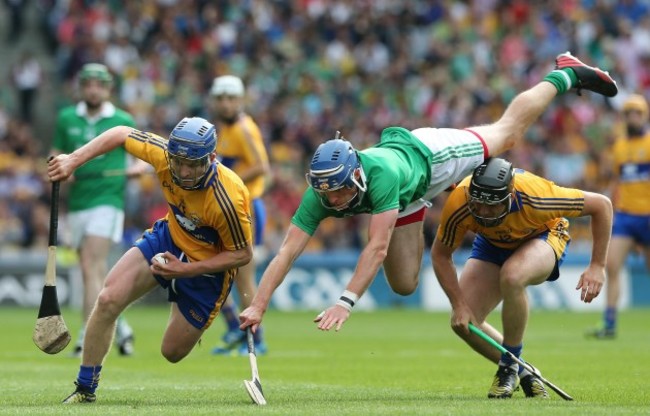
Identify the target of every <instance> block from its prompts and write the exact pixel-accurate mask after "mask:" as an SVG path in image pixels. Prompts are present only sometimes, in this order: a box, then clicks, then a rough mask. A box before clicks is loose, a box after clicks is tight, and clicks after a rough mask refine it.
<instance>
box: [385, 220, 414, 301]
mask: <svg viewBox="0 0 650 416" xmlns="http://www.w3.org/2000/svg"><path fill="white" fill-rule="evenodd" d="M422 227H423V222H422V221H418V222H414V223H412V224H407V225H402V226H399V227H395V229H394V230H393V235H392V236H391V239H390V244H389V245H388V253H387V255H386V258H385V259H384V273H385V274H386V279H387V280H388V284H389V285H390V287H391V289H393V291H394V292H395V293H397V294H400V295H404V296H406V295H410V294H411V293H413V292H414V291H415V289H416V288H417V287H418V280H419V275H420V265H421V263H422V253H423V252H424V236H423V234H422Z"/></svg>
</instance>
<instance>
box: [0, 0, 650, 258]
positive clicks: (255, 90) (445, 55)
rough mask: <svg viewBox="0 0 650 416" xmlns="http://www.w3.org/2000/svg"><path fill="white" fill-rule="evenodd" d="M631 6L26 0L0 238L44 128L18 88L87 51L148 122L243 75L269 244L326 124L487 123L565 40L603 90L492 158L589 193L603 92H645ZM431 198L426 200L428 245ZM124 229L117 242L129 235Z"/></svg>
mask: <svg viewBox="0 0 650 416" xmlns="http://www.w3.org/2000/svg"><path fill="white" fill-rule="evenodd" d="M7 3H11V2H7ZM23 3H24V2H23ZM649 10H650V9H649V6H648V2H646V1H641V0H619V1H610V0H582V1H580V0H562V1H557V0H552V1H548V2H540V3H537V2H527V1H523V0H511V1H499V0H484V1H480V2H479V1H477V2H467V1H452V2H447V1H444V2H443V1H435V0H429V1H425V0H411V1H408V2H405V1H398V0H333V1H326V0H293V1H290V0H284V1H282V0H275V1H254V0H249V1H235V0H218V1H206V0H203V1H202V0H143V1H125V0H122V1H120V0H112V1H108V2H104V1H93V0H85V1H83V0H69V1H53V0H52V1H41V2H38V13H39V19H40V23H41V25H42V27H41V28H40V29H41V30H42V31H43V33H42V42H43V43H44V44H45V45H46V48H45V50H47V51H48V52H47V54H49V55H47V56H45V55H43V56H41V55H34V56H31V55H29V54H26V55H25V56H21V58H20V59H19V60H17V61H16V62H10V63H7V64H10V65H11V73H10V81H11V86H12V88H13V89H14V90H15V91H16V95H15V98H13V99H11V100H3V101H2V102H0V229H2V230H3V231H2V233H0V247H3V249H5V248H9V247H24V248H40V247H43V246H45V245H46V244H47V227H48V215H49V184H48V183H47V182H45V180H44V176H43V166H44V161H45V158H46V156H47V154H48V152H49V150H50V147H51V137H36V135H35V134H34V123H38V122H39V117H38V116H37V115H35V114H34V113H33V111H32V110H33V106H34V105H35V104H34V94H29V90H30V89H32V90H33V89H35V88H38V86H39V85H41V84H42V83H43V82H49V83H51V84H52V88H49V89H48V91H49V93H52V94H58V96H57V97H56V99H55V100H53V101H54V102H55V103H56V104H57V105H63V104H69V103H71V102H73V100H74V99H75V86H76V79H75V75H76V73H77V71H78V70H79V69H80V67H81V66H82V65H83V64H85V63H87V62H101V63H105V64H106V65H107V66H108V67H109V68H110V70H111V71H112V72H113V73H114V75H115V76H116V79H117V82H116V85H115V89H114V95H113V97H114V102H115V103H116V104H117V105H118V106H120V107H121V108H124V109H127V110H128V111H129V112H130V113H131V114H132V115H133V117H134V118H135V120H136V123H137V126H138V128H140V129H142V130H147V131H152V132H156V133H158V134H160V135H161V136H166V135H167V134H168V132H169V131H170V130H171V128H172V127H173V126H174V125H175V124H176V123H177V122H178V120H180V119H181V118H182V117H184V116H193V115H198V116H202V117H205V118H207V119H210V118H211V117H212V114H211V112H210V108H209V106H208V100H207V99H208V90H209V87H210V84H211V82H212V80H213V78H214V77H215V76H218V75H223V74H235V75H237V76H239V77H241V78H242V79H243V80H244V82H245V84H246V87H247V104H246V109H247V112H248V113H249V114H251V115H252V116H253V117H254V118H255V120H256V121H257V123H258V125H259V126H260V127H261V128H262V131H263V135H264V138H265V140H266V144H267V148H268V151H269V156H270V159H271V167H272V172H273V173H272V177H271V178H269V188H268V191H267V194H266V196H265V199H266V203H267V207H268V212H269V219H270V221H269V224H268V228H267V245H268V248H269V249H270V250H271V251H273V250H274V249H276V248H277V247H278V246H279V244H280V242H281V241H279V240H280V239H281V238H282V236H283V233H284V230H285V229H286V227H287V225H288V223H289V221H290V218H291V216H292V214H293V212H294V210H295V208H296V207H297V205H298V202H299V200H300V197H301V194H302V192H303V191H304V189H305V188H306V186H307V185H306V183H305V180H304V172H305V170H306V166H307V163H308V162H309V159H310V157H311V155H312V153H313V151H314V150H315V148H316V147H317V146H318V144H320V143H321V142H322V141H325V140H327V139H330V138H332V137H333V136H334V134H335V132H336V130H340V131H341V132H342V133H343V135H344V136H345V138H346V139H348V140H350V141H351V142H352V143H353V144H354V145H355V147H356V148H359V149H363V148H365V147H368V146H370V145H372V144H374V143H375V142H377V141H378V139H379V134H380V132H381V130H382V129H383V128H384V127H387V126H391V125H399V126H403V127H406V128H411V129H412V128H417V127H422V126H433V127H454V128H462V127H467V126H471V125H478V124H485V123H488V122H491V121H494V120H495V118H496V117H498V116H499V115H500V114H501V113H502V112H503V110H504V108H505V106H506V105H507V104H508V103H509V102H510V100H511V99H512V98H513V96H514V94H515V92H517V91H521V90H524V89H525V88H527V87H528V86H530V85H531V84H532V83H534V82H536V81H537V80H539V79H541V78H542V77H543V75H544V74H545V73H546V72H548V70H549V69H550V68H551V67H552V65H553V62H554V58H555V56H556V55H557V54H559V53H562V52H565V51H567V50H570V51H572V52H573V53H575V54H576V55H578V56H580V57H581V58H582V59H583V60H584V61H585V62H588V63H591V64H594V65H597V66H599V67H600V68H604V69H608V70H609V71H610V73H611V74H612V75H613V76H614V78H615V79H616V80H617V81H618V86H619V89H620V91H621V92H620V93H619V95H618V96H617V97H615V98H613V99H608V100H605V99H603V98H602V97H600V96H596V95H591V94H589V93H588V92H587V93H585V94H584V95H583V96H575V95H566V96H565V97H563V98H562V99H558V100H556V102H555V103H554V104H553V106H552V107H551V108H550V110H549V111H547V112H546V113H545V114H544V116H543V118H542V119H541V120H539V122H538V123H536V125H535V126H534V128H532V129H531V130H530V132H529V134H528V137H527V139H526V142H525V145H523V146H520V147H518V148H517V149H515V150H513V151H511V152H510V153H509V154H508V155H507V157H508V158H509V159H510V160H511V161H512V162H513V163H514V164H515V166H517V167H522V168H525V169H529V170H531V171H533V172H535V173H538V174H540V175H543V176H545V177H547V178H549V179H551V180H553V181H555V182H556V183H558V184H561V185H566V186H572V187H579V188H583V189H586V190H593V191H599V192H604V193H606V192H607V166H605V165H604V164H603V163H600V160H601V157H602V155H603V154H604V152H606V151H607V148H608V146H609V145H610V144H611V143H612V141H613V140H614V139H615V138H616V136H617V134H619V130H620V118H619V114H618V112H619V110H620V107H621V103H622V101H623V100H625V98H626V97H627V96H628V95H629V94H631V93H634V92H636V93H641V94H643V95H645V96H646V97H650V13H649ZM12 28H13V26H12ZM19 29H20V26H18V28H17V29H10V28H9V27H8V28H7V29H6V30H7V31H8V33H9V34H10V35H11V36H7V37H6V39H3V40H2V42H7V43H9V42H12V41H13V40H15V39H12V37H15V36H20V35H21V34H20V33H16V32H15V31H16V30H19ZM22 30H23V31H24V30H25V29H24V28H23V29H22ZM5 46H6V45H5ZM44 60H50V61H52V62H54V68H55V69H54V71H52V72H53V73H51V74H48V75H49V76H48V77H47V81H45V77H44V76H43V75H42V74H40V73H39V71H42V69H41V68H40V67H39V61H41V62H42V61H44ZM8 85H9V84H8ZM32 92H33V91H32ZM40 93H41V94H43V93H44V92H42V91H41V92H40ZM57 110H58V108H52V109H51V111H52V112H53V113H54V112H56V111H57ZM41 127H43V126H41ZM48 128H50V129H51V126H45V130H47V129H48ZM158 192H159V191H158V190H157V187H156V186H155V183H154V178H147V177H145V178H142V179H140V180H138V181H132V182H131V184H130V189H129V197H128V202H129V206H128V207H127V226H128V227H129V229H134V230H141V229H142V228H144V227H146V226H147V225H149V224H151V222H152V221H153V219H155V218H158V217H159V216H160V213H161V211H162V212H164V210H165V209H166V206H165V205H164V201H163V200H162V198H161V197H160V195H158ZM443 198H444V197H443ZM440 199H442V198H440ZM439 206H440V201H436V203H435V204H434V209H430V210H428V212H427V220H426V222H425V232H426V233H427V241H428V242H429V243H430V242H431V239H432V237H433V235H434V234H435V227H436V224H437V218H438V215H439V209H435V208H436V207H438V208H439ZM362 222H363V218H361V219H360V218H359V217H355V218H353V219H350V220H348V221H347V222H346V221H328V222H325V223H324V224H323V225H322V226H321V228H320V229H319V231H318V234H317V237H318V238H316V239H312V241H315V242H316V243H315V244H314V245H313V246H312V247H310V249H311V250H318V249H344V248H358V247H360V246H361V243H362V241H363V239H364V238H365V236H364V233H363V232H361V230H363V224H362ZM572 227H573V231H572V235H573V237H574V240H576V241H577V243H575V244H574V245H576V244H578V245H579V243H580V241H581V240H586V238H587V237H588V236H589V234H588V232H586V231H584V232H581V229H582V228H585V229H586V227H581V224H580V223H579V222H577V223H576V224H575V226H574V225H572ZM350 230H357V232H356V233H354V232H350ZM126 236H127V240H128V241H125V244H131V243H132V241H133V239H134V238H137V237H138V235H134V234H133V233H128V232H127V233H126Z"/></svg>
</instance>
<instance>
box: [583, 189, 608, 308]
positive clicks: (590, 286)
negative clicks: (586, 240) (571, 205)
mask: <svg viewBox="0 0 650 416" xmlns="http://www.w3.org/2000/svg"><path fill="white" fill-rule="evenodd" d="M584 195H585V205H584V208H583V210H582V216H591V236H592V241H593V245H592V250H591V262H590V263H589V266H588V267H587V270H585V271H584V273H582V275H581V276H580V280H579V281H578V285H577V286H576V290H581V292H580V299H581V300H582V301H583V302H585V303H590V302H591V301H592V300H593V299H594V298H595V297H596V296H598V294H599V293H600V291H601V289H602V287H603V285H604V284H605V264H606V263H607V249H608V247H609V240H610V238H611V236H612V216H613V209H612V203H611V201H610V200H609V198H607V197H606V196H605V195H601V194H597V193H594V192H585V193H584Z"/></svg>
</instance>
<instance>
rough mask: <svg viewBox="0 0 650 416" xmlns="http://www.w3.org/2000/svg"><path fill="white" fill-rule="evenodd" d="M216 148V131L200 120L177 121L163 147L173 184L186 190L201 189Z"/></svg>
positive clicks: (196, 118) (198, 118) (195, 118)
mask: <svg viewBox="0 0 650 416" xmlns="http://www.w3.org/2000/svg"><path fill="white" fill-rule="evenodd" d="M216 146H217V134H216V130H215V128H214V126H213V125H212V124H211V123H209V122H208V121H207V120H204V119H202V118H200V117H192V118H188V117H186V118H184V119H183V120H181V121H180V122H179V123H178V124H177V125H176V127H174V129H173V130H172V132H171V134H170V135H169V142H168V144H167V153H166V157H167V165H168V166H169V172H170V173H171V176H172V180H173V181H174V183H175V184H176V185H177V186H179V187H181V188H183V189H187V190H193V189H199V188H202V187H203V179H204V177H205V175H206V173H207V172H208V169H209V167H210V155H211V154H212V153H214V151H215V148H216Z"/></svg>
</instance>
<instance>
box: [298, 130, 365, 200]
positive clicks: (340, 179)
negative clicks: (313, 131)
mask: <svg viewBox="0 0 650 416" xmlns="http://www.w3.org/2000/svg"><path fill="white" fill-rule="evenodd" d="M339 137H340V132H338V131H337V132H336V136H335V138H334V139H332V140H328V141H327V142H325V143H323V144H321V145H320V146H318V149H316V152H315V153H314V157H313V158H312V160H311V164H310V167H309V172H307V174H306V175H305V178H306V179H307V183H308V184H309V186H311V188H312V189H313V190H314V191H315V192H316V193H317V194H318V196H319V197H320V201H321V203H322V204H323V206H324V207H325V208H328V209H334V210H336V211H342V210H344V209H347V208H351V207H354V206H356V205H358V204H359V203H360V202H361V200H362V199H363V195H364V194H365V192H366V189H367V187H366V176H365V174H364V172H363V168H362V166H361V163H360V162H359V156H358V155H357V152H356V150H354V147H353V146H352V144H351V143H350V142H348V141H347V140H344V139H339ZM343 188H348V189H355V190H356V192H355V193H354V194H353V195H352V196H351V197H350V198H349V199H348V200H346V201H344V202H342V203H339V204H337V205H336V206H333V205H331V204H330V202H329V199H328V198H327V193H328V192H334V191H338V190H341V189H343Z"/></svg>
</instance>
